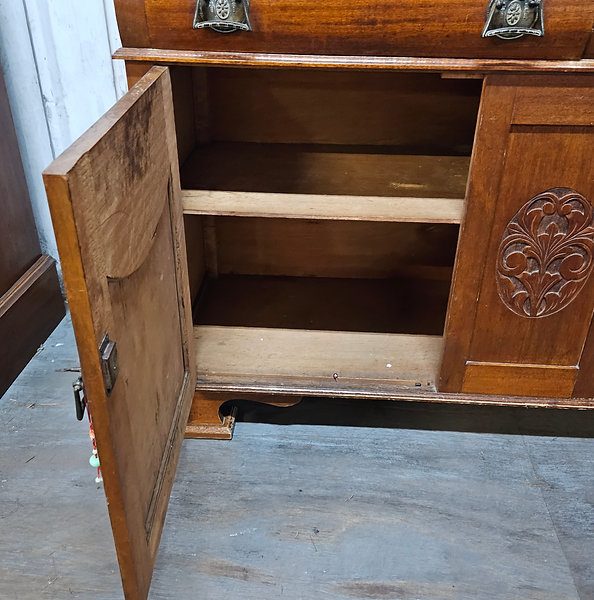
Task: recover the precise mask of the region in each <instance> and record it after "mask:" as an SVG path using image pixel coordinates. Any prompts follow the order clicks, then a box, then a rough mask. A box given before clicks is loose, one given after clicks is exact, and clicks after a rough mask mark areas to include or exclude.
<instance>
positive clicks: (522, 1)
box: [483, 0, 544, 40]
mask: <svg viewBox="0 0 594 600" xmlns="http://www.w3.org/2000/svg"><path fill="white" fill-rule="evenodd" d="M543 4H544V0H491V1H490V3H489V8H488V10H487V22H486V23H485V28H484V29H483V37H484V38H487V37H498V38H501V39H502V40H515V39H517V38H521V37H522V36H524V35H535V36H537V37H542V36H544V13H543Z"/></svg>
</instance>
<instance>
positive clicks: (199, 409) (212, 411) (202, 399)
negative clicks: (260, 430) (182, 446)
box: [185, 391, 301, 440]
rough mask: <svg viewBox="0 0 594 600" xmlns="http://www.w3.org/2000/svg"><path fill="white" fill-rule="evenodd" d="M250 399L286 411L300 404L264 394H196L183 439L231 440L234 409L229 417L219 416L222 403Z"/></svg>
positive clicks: (298, 399) (234, 415) (234, 418)
mask: <svg viewBox="0 0 594 600" xmlns="http://www.w3.org/2000/svg"><path fill="white" fill-rule="evenodd" d="M238 399H241V400H249V401H251V402H261V403H263V404H269V405H271V406H278V407H283V408H288V407H290V406H295V405H296V404H299V403H300V402H301V398H299V397H295V396H285V397H283V396H281V395H267V394H240V395H238V394H225V393H223V394H217V393H209V392H201V391H196V393H195V394H194V399H193V401H192V409H191V410H190V416H189V418H188V424H187V425H186V434H185V435H186V438H192V439H208V440H231V439H233V429H234V427H235V420H236V414H237V410H236V408H235V407H232V408H231V410H230V411H229V414H226V415H223V414H221V408H222V406H223V405H224V404H226V403H227V402H229V401H232V400H238Z"/></svg>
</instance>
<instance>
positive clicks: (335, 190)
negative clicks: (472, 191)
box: [182, 124, 469, 200]
mask: <svg viewBox="0 0 594 600" xmlns="http://www.w3.org/2000/svg"><path fill="white" fill-rule="evenodd" d="M343 127H345V125H344V124H343ZM468 165H469V159H468V158H467V157H466V156H443V155H433V156H427V155H423V154H410V153H406V154H405V153H403V152H402V151H398V148H393V147H391V146H359V145H355V146H344V145H342V144H336V145H328V146H326V145H320V144H255V143H241V142H234V143H228V142H227V143H225V142H217V143H212V144H205V145H201V146H199V147H198V148H197V149H196V150H195V151H194V152H193V153H192V154H191V155H190V157H189V159H188V160H187V161H186V162H185V163H184V165H183V167H182V183H183V187H184V188H185V189H190V190H191V189H199V190H220V191H239V192H272V193H281V194H282V193H289V194H317V195H333V196H334V195H344V196H386V197H404V198H406V197H409V198H410V197H413V198H438V199H439V198H449V199H453V200H463V199H464V192H465V188H466V181H467V179H468Z"/></svg>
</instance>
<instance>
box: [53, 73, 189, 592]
mask: <svg viewBox="0 0 594 600" xmlns="http://www.w3.org/2000/svg"><path fill="white" fill-rule="evenodd" d="M177 162H178V157H177V148H176V142H175V129H174V118H173V102H172V97H171V86H170V79H169V73H168V70H167V69H164V68H162V67H156V68H154V69H152V70H151V71H149V73H148V74H147V75H146V76H145V77H144V78H143V79H142V80H140V81H139V82H138V84H137V85H136V86H135V87H134V88H133V89H132V90H131V91H130V92H129V93H128V94H127V95H126V96H124V97H123V98H122V99H121V100H120V101H119V102H118V103H117V104H116V105H115V106H114V107H113V108H112V109H111V110H110V111H109V112H108V113H107V114H106V115H105V116H104V117H103V118H101V119H100V120H99V121H98V122H97V123H96V124H95V125H94V126H93V127H92V128H91V129H90V130H89V131H87V132H86V133H85V134H84V135H83V136H82V137H81V138H80V139H79V140H78V141H77V142H75V143H74V144H73V145H72V146H71V147H70V148H69V149H68V150H66V152H65V153H64V154H62V155H61V156H60V157H59V158H58V159H56V160H55V161H54V162H53V163H52V165H50V166H49V167H48V169H47V170H46V171H45V173H44V180H45V184H46V188H47V193H48V198H49V201H50V207H51V212H52V218H53V221H54V226H55V229H56V234H57V240H58V245H59V249H60V256H61V258H62V267H63V270H64V275H65V281H66V290H67V293H68V299H69V302H70V308H71V312H72V320H73V324H74V330H75V334H76V339H77V345H78V349H79V355H80V360H81V370H82V376H83V379H84V387H85V395H86V398H87V401H88V403H89V407H90V411H91V413H92V418H93V423H94V426H95V434H96V438H97V446H98V450H99V458H100V460H101V467H102V471H103V475H104V481H105V491H106V494H107V499H108V504H109V513H110V517H111V522H112V527H113V533H114V538H115V543H116V550H117V553H118V559H119V563H120V570H121V574H122V581H123V585H124V591H125V593H126V597H127V598H131V599H144V598H146V596H147V593H148V588H149V584H150V580H151V574H152V568H153V564H154V560H155V556H156V553H157V549H158V545H159V539H160V535H161V530H162V527H163V521H164V519H165V512H166V509H167V502H168V498H169V493H170V490H171V486H172V484H173V477H174V475H175V468H176V464H177V459H178V454H179V449H180V445H181V441H182V439H183V433H184V429H185V424H186V421H187V417H188V413H189V410H190V405H191V400H192V396H193V392H194V384H195V360H194V354H193V335H192V329H191V327H192V323H191V309H190V298H189V283H188V274H187V268H186V260H185V251H184V245H185V240H184V230H183V224H182V208H181V200H180V186H179V173H178V168H177ZM106 334H108V335H109V337H110V339H111V340H112V341H114V342H115V343H116V344H117V357H118V358H117V363H118V374H117V379H116V381H115V385H114V386H113V389H112V390H111V391H108V388H107V386H106V383H105V381H104V377H103V374H102V365H101V360H100V356H99V350H98V349H99V345H100V344H101V341H102V339H103V337H104V336H105V335H106Z"/></svg>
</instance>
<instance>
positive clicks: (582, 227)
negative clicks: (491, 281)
mask: <svg viewBox="0 0 594 600" xmlns="http://www.w3.org/2000/svg"><path fill="white" fill-rule="evenodd" d="M593 250H594V217H593V211H592V205H591V204H590V203H589V202H588V200H586V198H584V197H583V196H582V195H581V194H579V193H578V192H576V191H574V190H571V189H567V188H553V189H550V190H547V191H545V192H542V193H541V194H538V196H535V197H534V198H532V200H529V201H528V202H527V203H526V204H524V206H522V208H521V209H520V210H519V211H518V212H517V213H516V215H515V216H514V217H513V219H512V220H511V221H510V223H509V225H508V226H507V228H506V230H505V232H504V234H503V239H502V240H501V244H500V246H499V251H498V253H497V289H498V292H499V297H500V298H501V300H502V301H503V303H504V304H505V305H506V306H507V307H508V308H509V309H510V310H512V311H513V312H515V313H516V314H518V315H520V316H522V317H530V318H537V317H546V316H549V315H552V314H554V313H556V312H559V311H560V310H562V309H563V308H565V307H566V306H567V305H568V304H569V303H570V302H572V301H573V300H574V299H575V297H576V296H577V295H578V293H579V292H580V290H581V289H582V288H583V287H584V285H585V283H586V281H587V279H588V277H589V275H590V273H591V272H592V267H593V266H594V259H593Z"/></svg>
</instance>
